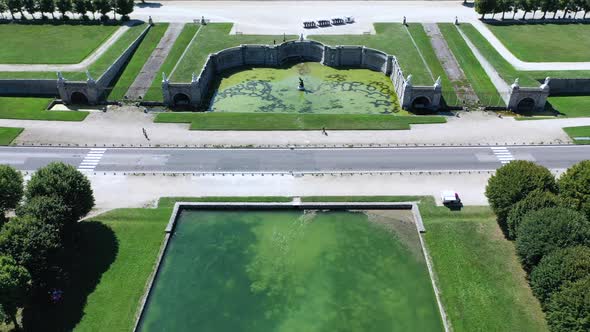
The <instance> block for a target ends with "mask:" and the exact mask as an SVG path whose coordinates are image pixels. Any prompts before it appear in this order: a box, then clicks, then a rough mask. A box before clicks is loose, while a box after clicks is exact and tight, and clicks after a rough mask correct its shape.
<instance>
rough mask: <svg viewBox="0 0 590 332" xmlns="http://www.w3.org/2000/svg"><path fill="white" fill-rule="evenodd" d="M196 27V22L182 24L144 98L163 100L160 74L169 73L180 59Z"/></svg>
mask: <svg viewBox="0 0 590 332" xmlns="http://www.w3.org/2000/svg"><path fill="white" fill-rule="evenodd" d="M197 29H198V26H197V25H196V24H191V23H187V24H185V25H184V27H183V28H182V32H180V35H179V36H178V38H176V41H175V42H174V45H173V46H172V49H171V50H170V53H168V56H167V57H166V60H165V61H164V63H163V64H162V66H161V67H160V69H159V70H158V75H156V77H155V78H154V81H153V82H152V85H151V87H150V89H149V90H148V92H147V93H146V94H145V96H144V98H143V99H144V100H149V101H163V96H162V76H161V74H162V73H166V75H170V73H171V72H172V69H173V68H174V66H175V65H176V63H177V62H178V59H180V56H181V55H182V53H183V52H184V50H185V49H186V47H187V46H188V44H189V43H190V41H191V39H192V38H193V36H194V35H195V33H196V32H197Z"/></svg>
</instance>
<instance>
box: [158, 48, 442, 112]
mask: <svg viewBox="0 0 590 332" xmlns="http://www.w3.org/2000/svg"><path fill="white" fill-rule="evenodd" d="M290 61H298V62H304V61H312V62H320V63H322V64H323V65H325V66H330V67H352V68H363V69H370V70H373V71H378V72H381V73H383V74H385V75H387V76H388V77H390V79H391V81H392V83H393V86H394V88H395V92H396V93H397V95H398V97H399V101H400V104H401V106H402V107H403V108H406V109H407V108H410V107H412V106H413V104H414V102H415V101H416V100H417V99H420V97H423V98H422V99H421V100H428V104H427V105H426V106H427V107H428V108H432V109H438V108H439V107H440V104H441V103H440V102H441V87H440V81H437V83H435V84H434V85H433V86H413V85H412V83H411V79H410V80H408V79H406V78H405V77H404V75H403V71H402V70H401V68H400V65H399V62H398V61H397V59H396V57H395V56H392V55H389V54H387V53H384V52H381V51H378V50H374V49H371V48H366V47H364V46H336V47H331V46H327V45H324V44H322V43H319V42H316V41H310V40H297V41H289V42H285V43H282V44H280V45H241V46H238V47H232V48H228V49H225V50H222V51H220V52H218V53H214V54H211V55H209V57H208V59H207V61H206V62H205V65H204V66H203V69H202V70H201V73H200V74H199V76H196V75H195V74H193V78H192V81H191V82H190V83H170V82H169V81H168V80H166V79H164V81H163V83H162V93H163V96H164V103H165V104H166V105H168V106H177V105H178V101H179V100H183V101H184V102H187V98H188V103H190V105H192V106H194V107H198V106H202V104H203V103H204V102H205V100H206V96H207V93H208V91H209V90H210V88H211V86H212V85H213V84H214V81H215V79H216V77H217V76H218V75H219V74H221V73H222V72H224V71H228V70H232V69H236V68H240V67H247V66H258V67H279V66H281V65H283V64H285V63H287V62H290Z"/></svg>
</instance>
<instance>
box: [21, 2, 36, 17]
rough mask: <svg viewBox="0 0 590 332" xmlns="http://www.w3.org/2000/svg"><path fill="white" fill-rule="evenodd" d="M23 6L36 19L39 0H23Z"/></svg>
mask: <svg viewBox="0 0 590 332" xmlns="http://www.w3.org/2000/svg"><path fill="white" fill-rule="evenodd" d="M23 7H24V8H25V10H26V11H27V13H29V14H30V15H31V17H32V18H33V19H35V13H36V12H37V10H38V8H37V1H36V0H23Z"/></svg>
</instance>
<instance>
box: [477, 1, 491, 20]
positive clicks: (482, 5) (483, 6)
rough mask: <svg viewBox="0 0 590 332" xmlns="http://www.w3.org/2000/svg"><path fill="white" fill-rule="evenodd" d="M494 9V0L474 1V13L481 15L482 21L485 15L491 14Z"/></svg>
mask: <svg viewBox="0 0 590 332" xmlns="http://www.w3.org/2000/svg"><path fill="white" fill-rule="evenodd" d="M495 8H496V0H475V11H476V12H477V13H478V14H481V19H482V20H483V19H484V17H485V15H486V14H491V13H493V12H494V9H495Z"/></svg>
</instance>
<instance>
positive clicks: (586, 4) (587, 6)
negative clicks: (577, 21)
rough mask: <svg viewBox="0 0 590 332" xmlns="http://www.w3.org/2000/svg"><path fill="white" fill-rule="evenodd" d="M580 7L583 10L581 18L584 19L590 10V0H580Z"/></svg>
mask: <svg viewBox="0 0 590 332" xmlns="http://www.w3.org/2000/svg"><path fill="white" fill-rule="evenodd" d="M580 7H581V8H582V10H583V11H584V17H583V18H584V19H586V14H587V13H588V11H589V10H590V0H584V1H582V3H581V5H580Z"/></svg>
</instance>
